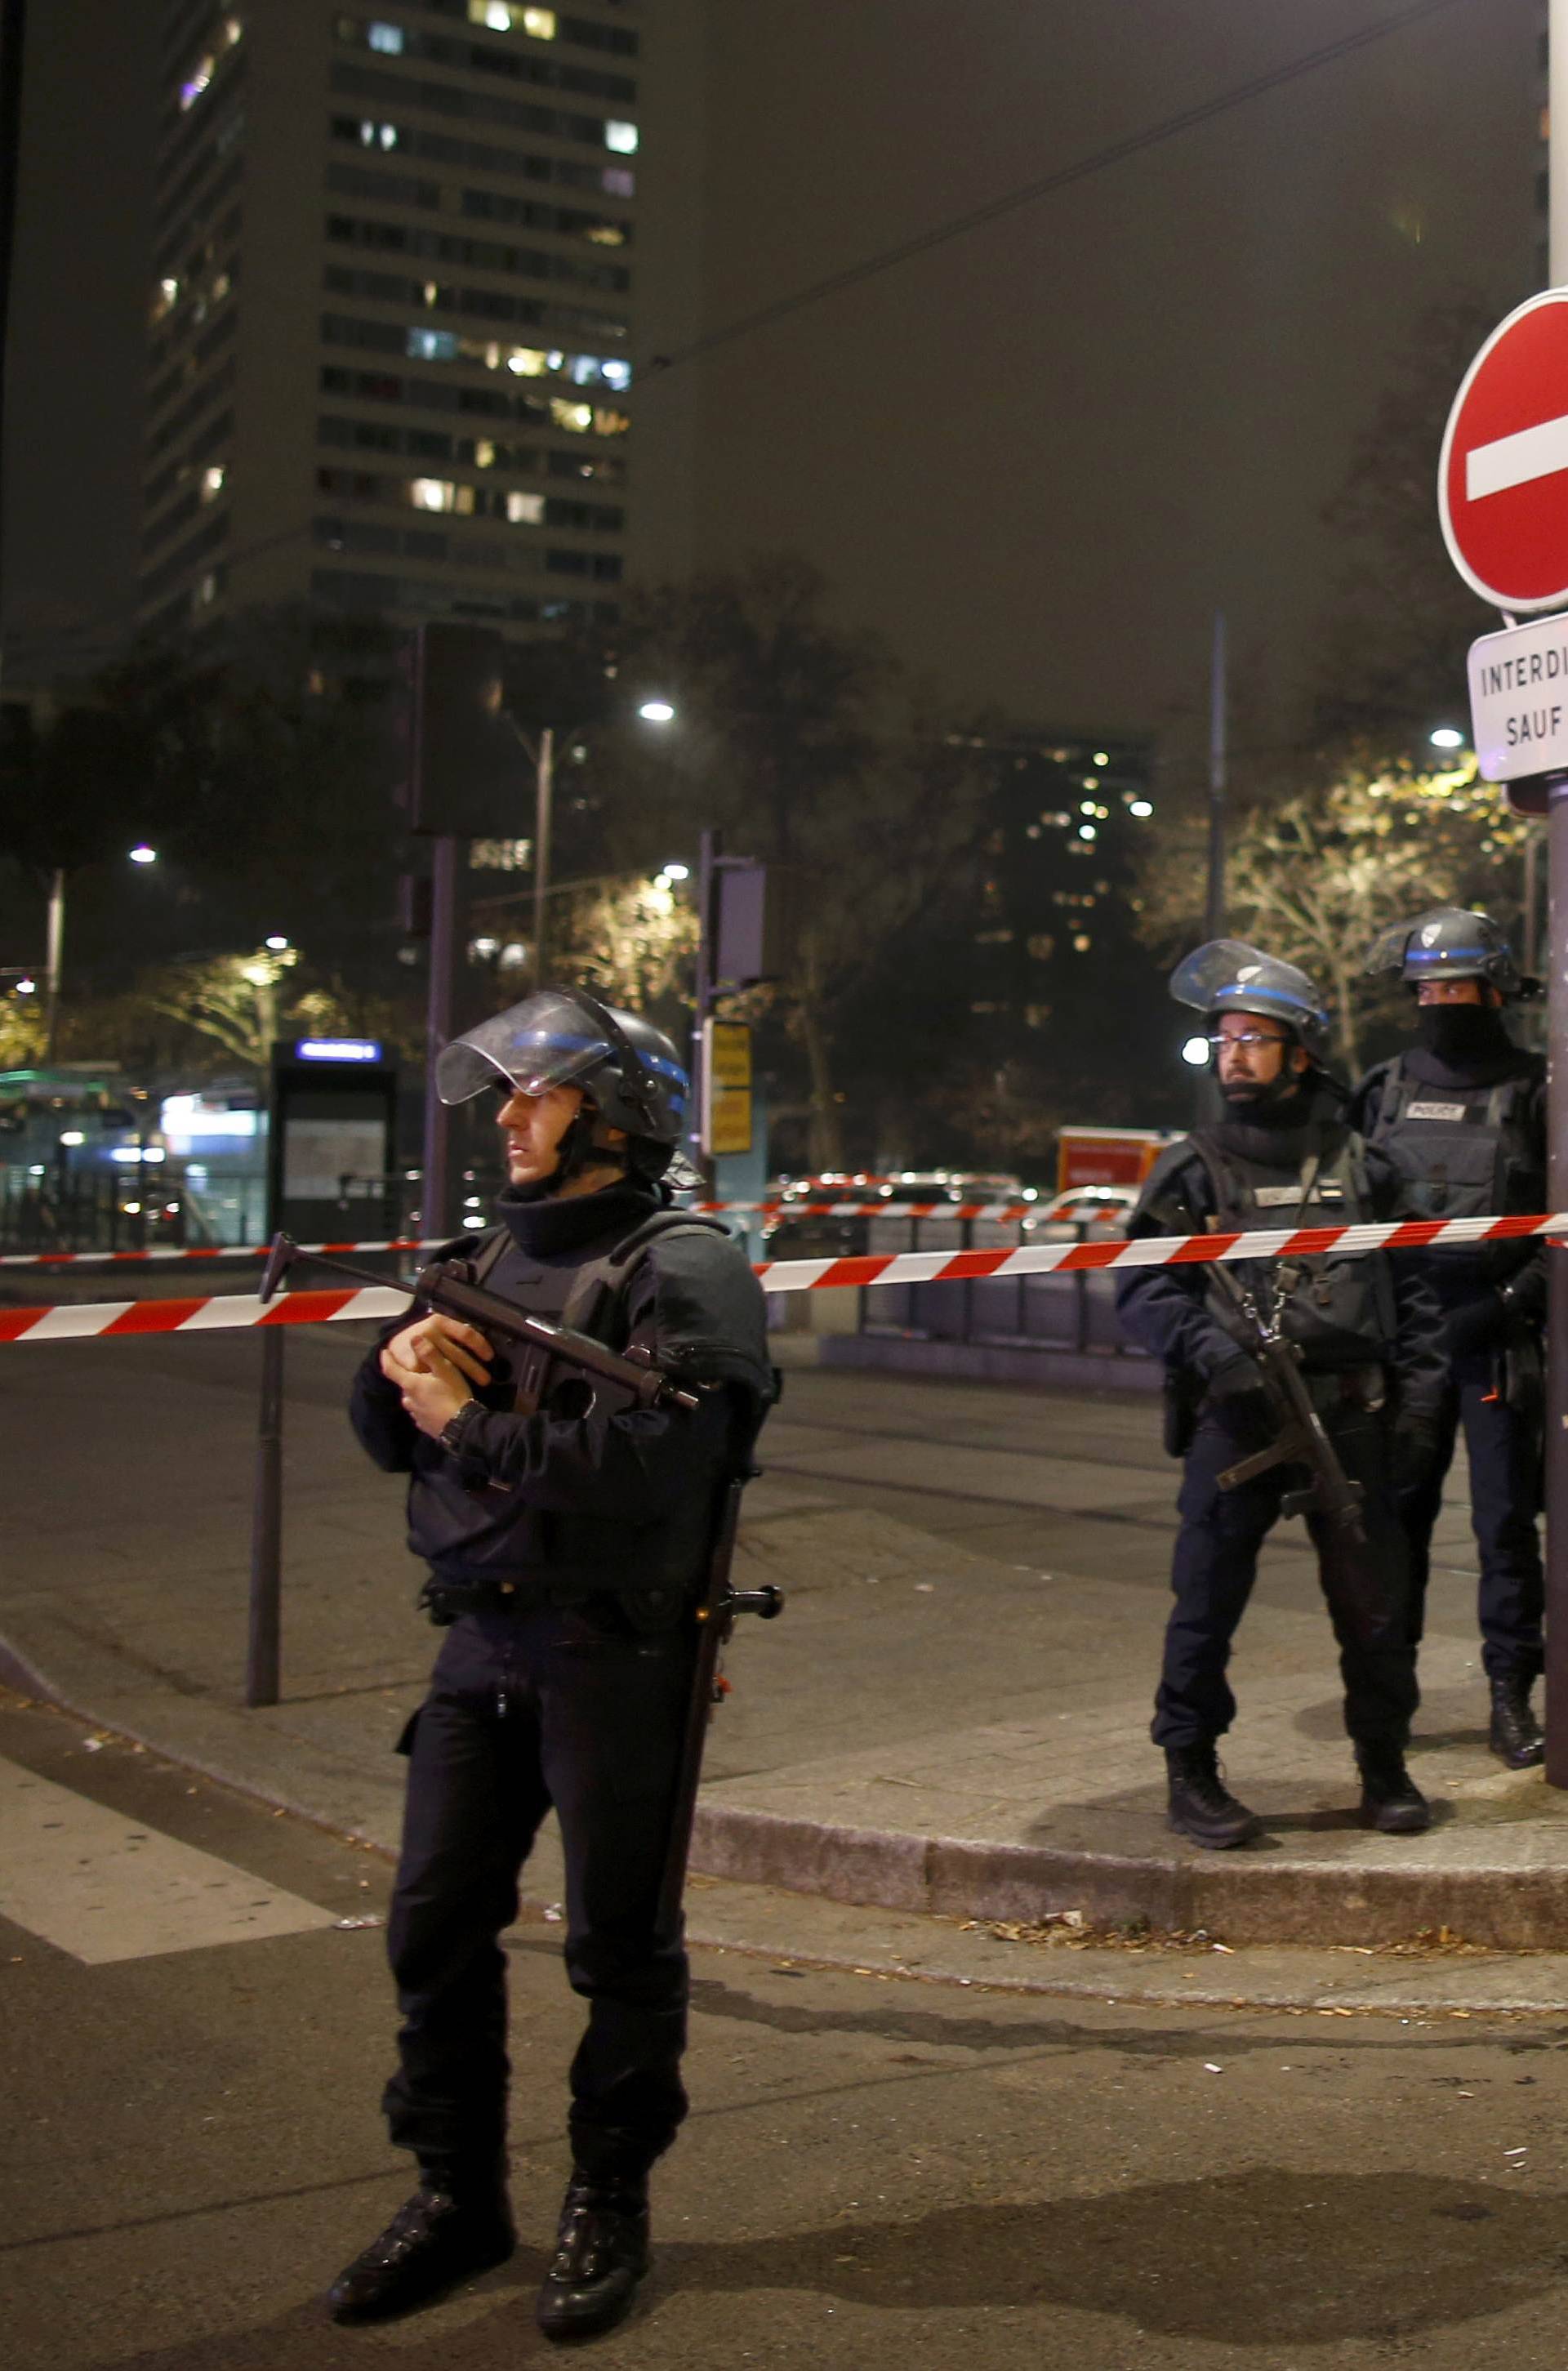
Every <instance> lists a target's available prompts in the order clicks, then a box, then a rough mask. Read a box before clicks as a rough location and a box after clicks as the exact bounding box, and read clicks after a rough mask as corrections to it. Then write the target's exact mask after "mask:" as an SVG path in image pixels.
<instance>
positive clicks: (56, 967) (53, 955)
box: [43, 866, 65, 1062]
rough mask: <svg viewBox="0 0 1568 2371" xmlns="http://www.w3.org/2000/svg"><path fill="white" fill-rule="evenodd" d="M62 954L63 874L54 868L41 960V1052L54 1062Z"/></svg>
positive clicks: (63, 931) (63, 925)
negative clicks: (46, 931) (47, 923)
mask: <svg viewBox="0 0 1568 2371" xmlns="http://www.w3.org/2000/svg"><path fill="white" fill-rule="evenodd" d="M64 953H65V875H64V873H63V871H62V870H61V869H60V868H59V867H58V866H56V868H55V870H54V871H53V872H52V873H51V874H50V877H49V937H48V944H47V950H46V952H45V954H44V958H43V1051H44V1059H45V1061H46V1062H52V1061H53V1059H54V1041H55V1036H56V1034H57V1032H58V1030H59V1026H60V968H61V963H62V960H63V956H64Z"/></svg>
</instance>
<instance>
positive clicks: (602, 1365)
mask: <svg viewBox="0 0 1568 2371" xmlns="http://www.w3.org/2000/svg"><path fill="white" fill-rule="evenodd" d="M302 1262H308V1264H309V1265H310V1266H312V1267H324V1268H329V1269H330V1270H331V1271H332V1273H333V1274H334V1275H336V1276H346V1277H349V1278H352V1280H353V1282H354V1283H355V1284H361V1285H373V1286H375V1289H376V1290H378V1291H381V1290H386V1289H387V1288H388V1287H390V1289H391V1290H393V1291H395V1292H406V1293H407V1294H408V1296H409V1301H411V1302H422V1303H423V1304H424V1306H425V1307H426V1308H428V1309H432V1310H439V1311H440V1312H441V1313H442V1314H443V1315H444V1316H446V1317H456V1318H460V1319H461V1320H462V1322H463V1323H464V1324H466V1325H477V1326H478V1328H479V1330H480V1332H481V1333H483V1334H485V1335H486V1336H490V1337H491V1338H494V1339H499V1340H501V1341H505V1342H511V1343H513V1344H514V1345H515V1346H516V1349H517V1353H518V1356H517V1359H516V1361H515V1369H516V1381H517V1389H518V1395H519V1398H520V1400H522V1402H523V1404H524V1405H543V1404H544V1403H545V1402H546V1401H547V1400H548V1401H550V1402H551V1403H552V1405H554V1407H555V1409H556V1410H557V1412H559V1413H560V1414H563V1415H564V1414H570V1415H571V1416H573V1417H582V1416H586V1415H587V1413H588V1411H589V1409H590V1408H591V1406H592V1405H593V1396H594V1394H593V1385H594V1382H595V1381H597V1382H605V1383H609V1384H612V1385H615V1386H617V1388H618V1389H619V1390H621V1391H623V1392H624V1393H626V1394H627V1395H628V1399H629V1400H630V1401H631V1402H632V1404H633V1405H636V1406H638V1407H677V1408H686V1409H687V1410H689V1409H692V1408H696V1407H698V1406H699V1405H701V1402H700V1398H699V1395H698V1392H696V1391H693V1390H690V1389H688V1388H687V1387H686V1385H685V1384H683V1383H678V1382H675V1380H674V1377H673V1376H670V1375H667V1374H665V1373H664V1372H663V1370H662V1369H661V1368H660V1367H658V1366H657V1365H655V1363H654V1361H653V1359H652V1356H651V1353H650V1352H648V1351H646V1350H643V1349H641V1348H640V1347H639V1348H635V1349H631V1350H626V1351H620V1350H611V1349H609V1348H607V1347H605V1344H604V1343H603V1342H596V1341H595V1340H594V1337H593V1336H592V1335H591V1334H579V1333H576V1332H574V1331H573V1329H572V1328H571V1326H569V1325H558V1324H555V1323H554V1321H553V1320H552V1319H550V1318H548V1317H532V1316H530V1315H529V1314H528V1313H527V1312H526V1311H525V1310H522V1309H519V1308H518V1307H517V1305H516V1303H515V1302H514V1301H503V1300H502V1297H501V1295H500V1294H499V1293H495V1292H487V1291H486V1290H485V1289H484V1287H483V1286H482V1285H478V1284H475V1283H474V1282H473V1281H472V1279H471V1277H470V1274H469V1269H468V1263H467V1261H466V1260H460V1259H458V1260H432V1262H431V1263H430V1265H429V1266H427V1267H422V1268H421V1270H420V1272H419V1274H418V1275H417V1276H416V1277H415V1278H414V1280H413V1282H412V1283H411V1284H403V1283H400V1282H399V1281H398V1278H396V1277H387V1276H377V1275H376V1274H375V1272H374V1271H373V1270H372V1269H370V1268H366V1267H358V1266H355V1265H354V1263H353V1262H352V1260H341V1259H337V1258H334V1257H332V1256H331V1255H329V1254H327V1253H324V1252H311V1251H306V1250H304V1249H303V1248H302V1247H301V1245H300V1244H298V1243H295V1242H294V1238H293V1236H292V1235H285V1234H276V1235H274V1236H273V1238H272V1242H271V1248H270V1250H269V1251H268V1254H267V1265H266V1266H265V1267H264V1268H263V1270H262V1272H261V1281H260V1283H259V1286H258V1287H257V1298H258V1300H259V1301H271V1298H272V1295H273V1294H274V1293H275V1292H276V1291H277V1290H278V1287H279V1286H280V1284H282V1280H283V1278H284V1277H285V1276H286V1275H287V1274H288V1272H289V1270H290V1269H291V1268H293V1267H295V1266H299V1265H300V1264H301V1263H302ZM560 1368H565V1369H567V1370H568V1371H572V1372H574V1373H575V1376H576V1377H577V1379H578V1382H579V1392H578V1395H577V1397H576V1398H575V1400H574V1401H572V1402H571V1405H570V1406H562V1405H561V1402H560V1398H559V1394H557V1393H556V1391H555V1382H556V1371H557V1370H558V1369H560ZM754 1437H755V1436H754ZM1330 1453H1331V1455H1332V1452H1330ZM755 1471H756V1468H755V1466H753V1465H752V1464H751V1463H750V1462H749V1457H748V1461H747V1463H746V1464H745V1465H744V1469H743V1470H742V1471H741V1472H739V1473H736V1474H733V1475H731V1476H730V1477H729V1478H728V1479H727V1480H726V1482H725V1484H724V1487H723V1495H722V1498H721V1500H720V1504H719V1509H718V1519H717V1521H716V1523H715V1525H714V1532H713V1544H712V1546H711V1548H710V1549H709V1556H708V1565H707V1569H706V1571H705V1573H704V1575H703V1587H702V1593H701V1595H700V1596H699V1597H698V1600H697V1603H696V1606H695V1608H694V1611H695V1613H696V1618H697V1660H696V1661H695V1663H694V1664H693V1667H692V1677H691V1693H690V1695H689V1696H688V1698H687V1701H686V1726H685V1729H684V1730H683V1732H682V1736H681V1756H680V1765H679V1769H678V1772H677V1775H676V1781H675V1798H674V1805H673V1807H672V1810H671V1814H670V1833H669V1841H668V1843H667V1845H666V1846H665V1851H664V1868H663V1877H662V1878H661V1880H660V1887H659V1926H660V1929H661V1931H662V1932H664V1933H672V1932H673V1931H674V1926H675V1922H676V1920H677V1919H678V1917H679V1915H680V1904H681V1895H682V1893H683V1892H684V1891H685V1888H686V1862H687V1859H688V1857H689V1856H690V1852H691V1832H692V1824H693V1822H694V1821H695V1819H696V1816H697V1791H698V1785H699V1783H700V1781H701V1777H702V1754H703V1748H704V1746H705V1744H706V1743H707V1739H708V1724H709V1718H711V1716H712V1711H713V1707H714V1706H715V1705H717V1704H720V1703H721V1702H722V1701H723V1690H722V1687H721V1683H720V1679H719V1658H720V1656H721V1654H722V1652H723V1650H724V1646H725V1643H726V1641H727V1640H728V1638H729V1637H730V1634H731V1632H732V1630H733V1628H734V1626H735V1617H736V1615H737V1614H740V1613H755V1614H756V1615H757V1616H758V1617H759V1619H760V1620H762V1621H764V1622H771V1621H773V1620H774V1619H775V1617H776V1616H777V1615H778V1614H780V1613H782V1612H783V1611H784V1592H783V1590H780V1589H777V1588H775V1587H774V1585H773V1584H772V1582H771V1581H769V1582H767V1583H766V1584H765V1585H764V1586H763V1587H762V1588H761V1589H736V1588H735V1587H734V1586H733V1585H732V1581H731V1578H730V1575H731V1570H732V1566H733V1564H734V1558H735V1535H736V1532H737V1530H738V1528H739V1525H740V1520H741V1497H742V1493H743V1492H744V1489H745V1486H746V1484H747V1483H748V1482H749V1481H750V1480H751V1478H752V1475H754V1473H755Z"/></svg>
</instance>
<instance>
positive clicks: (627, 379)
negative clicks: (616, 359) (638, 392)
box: [599, 363, 631, 394]
mask: <svg viewBox="0 0 1568 2371" xmlns="http://www.w3.org/2000/svg"><path fill="white" fill-rule="evenodd" d="M599 373H600V376H601V377H602V378H603V380H604V382H605V386H606V387H614V388H615V389H616V392H617V394H622V393H624V392H625V390H626V388H628V387H629V386H630V385H631V364H629V363H601V364H600V365H599Z"/></svg>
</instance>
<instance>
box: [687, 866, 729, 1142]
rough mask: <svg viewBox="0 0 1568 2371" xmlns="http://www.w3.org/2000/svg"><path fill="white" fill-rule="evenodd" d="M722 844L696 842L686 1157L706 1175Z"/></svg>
mask: <svg viewBox="0 0 1568 2371" xmlns="http://www.w3.org/2000/svg"><path fill="white" fill-rule="evenodd" d="M723 844H724V843H723V840H722V839H721V836H720V834H719V833H718V832H716V831H705V832H704V833H703V835H702V837H701V839H700V840H699V842H698V850H699V854H698V865H697V924H698V936H697V979H696V984H695V990H694V997H693V1010H692V1020H691V1128H690V1130H689V1132H688V1139H687V1153H686V1157H687V1159H688V1160H689V1161H690V1162H691V1165H692V1167H693V1168H694V1169H701V1170H703V1173H704V1174H707V1172H706V1166H705V1162H704V1157H703V1149H702V1099H703V1093H704V1089H705V1081H704V1079H703V1065H704V1058H705V1051H706V1045H707V1023H708V1015H709V1009H710V1007H711V1005H712V1002H713V965H714V960H715V951H714V943H713V942H714V935H715V932H716V931H717V928H718V920H719V917H718V914H717V911H716V909H715V900H716V898H717V896H718V894H719V857H720V851H721V849H722V847H723Z"/></svg>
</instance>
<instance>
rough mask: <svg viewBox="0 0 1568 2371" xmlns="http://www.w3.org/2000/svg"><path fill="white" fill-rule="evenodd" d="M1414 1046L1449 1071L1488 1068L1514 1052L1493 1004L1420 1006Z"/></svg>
mask: <svg viewBox="0 0 1568 2371" xmlns="http://www.w3.org/2000/svg"><path fill="white" fill-rule="evenodd" d="M1415 1034H1416V1039H1417V1042H1418V1043H1419V1044H1420V1045H1421V1046H1422V1047H1424V1049H1425V1051H1426V1052H1427V1053H1429V1054H1434V1055H1435V1056H1436V1058H1437V1059H1438V1061H1439V1062H1442V1063H1444V1064H1445V1065H1446V1066H1447V1068H1448V1069H1449V1070H1456V1071H1459V1070H1470V1068H1472V1067H1473V1066H1475V1065H1477V1064H1491V1063H1494V1062H1496V1061H1498V1060H1500V1059H1502V1058H1504V1057H1505V1056H1506V1055H1508V1054H1510V1053H1512V1052H1513V1051H1514V1050H1515V1047H1514V1041H1513V1039H1512V1038H1511V1037H1510V1036H1509V1035H1508V1032H1507V1030H1506V1029H1505V1027H1504V1025H1503V1015H1502V1013H1501V1012H1499V1011H1498V1009H1497V1007H1496V1006H1495V1005H1494V1004H1423V1005H1419V1006H1418V1007H1417V1008H1416V1016H1415Z"/></svg>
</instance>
